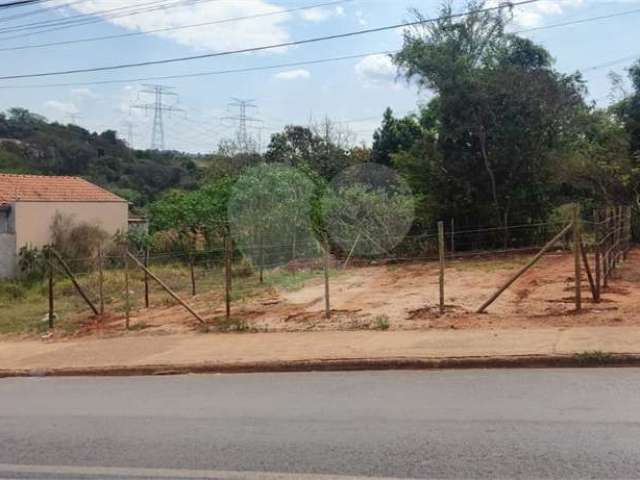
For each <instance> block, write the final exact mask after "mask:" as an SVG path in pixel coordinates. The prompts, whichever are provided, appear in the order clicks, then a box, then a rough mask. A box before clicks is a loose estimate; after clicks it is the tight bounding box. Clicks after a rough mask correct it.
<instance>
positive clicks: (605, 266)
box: [601, 207, 610, 288]
mask: <svg viewBox="0 0 640 480" xmlns="http://www.w3.org/2000/svg"><path fill="white" fill-rule="evenodd" d="M602 227H603V230H604V231H603V232H602V241H601V243H602V286H603V287H604V288H607V286H608V285H609V234H610V232H609V207H605V209H604V220H603V221H602Z"/></svg>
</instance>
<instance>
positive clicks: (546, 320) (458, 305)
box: [85, 249, 640, 333]
mask: <svg viewBox="0 0 640 480" xmlns="http://www.w3.org/2000/svg"><path fill="white" fill-rule="evenodd" d="M530 258H531V256H530V255H518V256H509V257H495V258H487V257H482V258H465V259H453V260H450V261H448V262H447V269H446V295H445V298H446V304H447V313H446V314H445V315H443V316H440V315H439V314H438V308H437V302H438V266H437V264H436V263H404V264H394V265H370V266H361V267H356V266H354V267H350V268H349V269H348V270H346V271H338V272H337V273H336V274H335V275H334V276H333V277H332V279H331V307H332V318H331V319H330V320H327V319H325V318H324V285H323V282H322V279H321V278H319V277H318V278H313V279H311V280H309V281H307V282H306V283H305V284H304V286H303V287H302V288H299V289H296V290H285V289H272V290H269V291H264V292H263V293H261V294H259V295H257V296H253V297H249V298H248V299H245V300H236V301H235V302H234V303H233V305H232V319H231V321H225V320H224V309H223V308H224V307H223V303H222V292H219V291H212V292H208V293H203V294H201V295H198V296H196V297H195V298H192V299H190V303H191V304H192V305H193V306H194V307H195V309H196V310H197V311H198V312H200V313H201V314H202V315H203V316H205V317H206V318H207V319H208V320H211V321H212V322H213V323H214V324H215V325H217V326H218V327H217V328H220V329H222V330H246V331H308V330H350V329H373V328H385V327H386V326H387V325H388V328H390V329H401V330H407V329H428V328H518V327H519V328H523V327H524V328H526V327H533V326H556V327H557V326H595V325H640V315H639V314H638V313H637V312H638V310H639V307H640V250H638V249H634V250H632V251H631V252H630V253H629V256H628V258H627V260H626V262H625V263H624V264H623V265H622V266H621V267H620V268H619V269H618V270H617V272H616V274H615V276H614V278H613V279H612V280H611V281H610V283H609V288H607V289H605V290H604V293H603V298H602V301H601V302H600V303H599V304H595V303H593V302H592V301H591V294H590V290H589V284H588V283H587V280H586V276H585V278H583V282H582V292H583V304H584V312H583V313H581V314H579V315H577V314H576V313H575V312H574V304H573V256H572V255H571V254H567V253H554V254H549V255H548V256H546V257H544V258H543V259H542V260H541V261H540V262H539V263H538V264H537V265H536V266H535V267H534V268H533V269H531V270H530V271H529V272H528V273H526V274H525V275H524V276H523V277H521V278H520V279H519V280H518V281H517V282H516V283H515V284H514V285H513V286H512V287H511V288H510V289H508V290H507V291H506V292H505V293H504V294H503V295H502V296H501V297H500V298H499V299H498V300H497V301H496V302H495V303H494V304H493V305H491V307H489V309H488V313H486V314H477V313H475V310H476V309H477V308H478V307H479V306H480V305H481V304H482V303H483V301H484V300H485V299H487V298H488V297H489V295H491V293H492V292H493V291H494V290H495V289H496V288H497V287H498V286H499V285H500V284H502V283H503V282H504V281H505V280H506V279H508V278H509V276H510V275H511V274H513V273H514V272H515V271H517V269H518V268H519V267H520V266H522V265H524V264H525V263H526V262H527V261H528V259H530ZM238 282H240V281H238ZM132 323H133V324H135V325H139V326H140V328H141V329H143V330H145V331H147V332H149V333H152V332H155V333H161V332H179V331H185V330H191V329H194V328H196V327H197V322H196V321H195V320H194V319H193V317H191V316H190V315H189V314H188V313H187V312H185V311H184V310H183V309H182V308H181V307H179V306H177V305H173V306H164V307H156V308H152V309H150V310H148V311H145V310H140V311H137V312H134V315H133V318H132ZM93 325H94V327H95V324H93ZM121 325H122V318H112V319H110V320H108V321H106V322H105V323H104V324H103V326H102V327H100V329H107V330H110V329H111V328H110V326H111V327H114V328H115V327H119V328H121ZM87 327H89V324H87ZM89 328H90V329H91V327H89ZM85 331H86V330H85Z"/></svg>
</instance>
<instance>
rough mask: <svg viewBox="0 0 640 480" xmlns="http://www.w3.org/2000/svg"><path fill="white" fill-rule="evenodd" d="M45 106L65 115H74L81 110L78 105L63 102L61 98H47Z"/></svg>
mask: <svg viewBox="0 0 640 480" xmlns="http://www.w3.org/2000/svg"><path fill="white" fill-rule="evenodd" d="M44 108H46V109H47V110H50V111H52V112H54V113H56V114H63V115H73V114H76V113H78V112H79V110H78V107H76V106H75V105H74V104H73V103H71V102H61V101H59V100H47V101H46V102H44Z"/></svg>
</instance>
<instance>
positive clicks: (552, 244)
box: [476, 223, 573, 313]
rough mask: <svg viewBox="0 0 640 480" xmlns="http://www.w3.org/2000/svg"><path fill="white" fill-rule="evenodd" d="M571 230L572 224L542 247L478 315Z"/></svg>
mask: <svg viewBox="0 0 640 480" xmlns="http://www.w3.org/2000/svg"><path fill="white" fill-rule="evenodd" d="M571 228H573V223H570V224H569V225H567V226H566V227H564V228H563V229H562V230H561V231H560V233H558V234H557V235H556V236H555V237H553V238H552V239H551V240H549V241H548V242H547V244H546V245H545V246H544V247H542V249H541V250H540V251H539V252H538V253H537V254H536V256H535V257H533V258H532V259H531V260H530V261H529V263H527V264H526V265H525V266H524V267H522V268H521V269H520V270H518V272H517V273H516V274H514V275H513V276H512V277H511V278H510V279H509V280H507V281H506V282H505V283H504V284H503V285H502V286H501V287H500V288H498V290H497V291H496V292H495V293H494V294H493V295H491V297H489V299H488V300H487V301H486V302H484V303H483V304H482V306H481V307H480V308H479V309H478V310H476V313H483V312H484V311H485V310H486V309H487V307H489V305H491V304H492V303H493V302H495V301H496V299H497V298H498V297H499V296H500V295H502V292H504V291H505V290H506V289H507V288H509V287H510V286H511V284H512V283H513V282H515V281H516V280H517V279H518V278H520V277H521V276H522V275H523V274H524V273H525V272H526V271H527V270H529V269H530V268H531V267H533V266H534V265H535V264H536V263H537V262H538V260H540V259H541V258H542V256H543V255H544V254H545V253H546V252H547V251H548V250H549V249H550V248H551V247H553V246H554V245H555V244H556V242H557V241H558V240H560V239H561V238H562V237H564V236H565V235H566V234H567V233H569V230H571Z"/></svg>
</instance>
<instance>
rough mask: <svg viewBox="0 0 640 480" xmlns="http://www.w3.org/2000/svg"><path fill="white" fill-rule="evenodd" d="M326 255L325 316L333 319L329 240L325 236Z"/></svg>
mask: <svg viewBox="0 0 640 480" xmlns="http://www.w3.org/2000/svg"><path fill="white" fill-rule="evenodd" d="M322 250H323V254H324V261H323V264H324V316H325V318H327V319H329V318H331V301H330V298H329V238H328V237H327V236H325V238H324V245H323V249H322Z"/></svg>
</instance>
